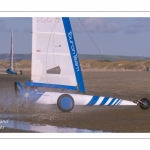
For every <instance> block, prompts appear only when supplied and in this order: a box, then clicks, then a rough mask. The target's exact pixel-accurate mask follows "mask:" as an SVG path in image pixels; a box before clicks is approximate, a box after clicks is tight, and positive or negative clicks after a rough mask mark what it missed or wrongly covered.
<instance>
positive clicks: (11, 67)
mask: <svg viewBox="0 0 150 150" xmlns="http://www.w3.org/2000/svg"><path fill="white" fill-rule="evenodd" d="M10 69H11V70H13V29H12V30H11V51H10Z"/></svg>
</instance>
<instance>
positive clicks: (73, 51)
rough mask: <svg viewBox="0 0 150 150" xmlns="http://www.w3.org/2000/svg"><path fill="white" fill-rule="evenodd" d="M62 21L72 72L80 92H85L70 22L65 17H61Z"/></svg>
mask: <svg viewBox="0 0 150 150" xmlns="http://www.w3.org/2000/svg"><path fill="white" fill-rule="evenodd" d="M62 21H63V24H64V28H65V32H66V37H67V41H68V46H69V49H70V54H71V59H72V64H73V68H74V72H75V75H76V80H77V83H78V88H79V91H80V92H82V93H85V87H84V81H83V77H82V72H81V67H80V62H79V59H78V54H77V49H76V45H75V41H74V37H73V31H72V29H71V24H70V21H69V18H66V17H65V18H62Z"/></svg>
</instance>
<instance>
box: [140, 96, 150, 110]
mask: <svg viewBox="0 0 150 150" xmlns="http://www.w3.org/2000/svg"><path fill="white" fill-rule="evenodd" d="M141 102H142V103H141V104H140V107H141V108H142V109H148V108H149V105H150V102H149V100H148V99H147V98H143V99H141Z"/></svg>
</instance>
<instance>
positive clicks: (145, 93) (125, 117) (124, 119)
mask: <svg viewBox="0 0 150 150" xmlns="http://www.w3.org/2000/svg"><path fill="white" fill-rule="evenodd" d="M83 77H84V82H85V87H86V93H87V94H93V95H100V96H109V97H117V98H121V99H125V100H131V101H134V100H137V99H141V98H148V99H150V94H149V93H150V72H146V71H123V70H96V69H95V70H92V69H91V70H86V69H85V70H83ZM28 80H30V72H28V71H25V72H24V73H23V75H22V76H20V75H17V76H16V75H14V76H12V75H2V74H1V75H0V96H1V98H0V111H1V116H0V119H1V120H4V119H9V120H16V121H23V122H29V123H31V124H39V125H51V126H58V127H71V128H78V129H89V130H98V131H103V132H113V133H118V132H119V133H149V132H150V126H149V124H150V109H148V110H142V109H141V108H140V107H139V106H112V107H110V106H109V107H108V106H105V107H100V106H75V107H74V109H73V110H72V111H71V112H69V113H63V112H61V111H60V110H59V109H58V108H57V106H46V105H39V104H34V103H28V102H27V103H24V104H23V105H21V106H20V105H19V104H20V103H23V102H19V101H18V100H17V98H16V96H15V92H14V82H15V81H19V82H21V83H23V82H24V81H28ZM6 113H7V114H13V115H5V117H4V116H3V114H6ZM0 132H2V133H5V132H9V133H12V132H14V133H15V132H33V131H24V130H17V129H11V128H4V129H1V130H0Z"/></svg>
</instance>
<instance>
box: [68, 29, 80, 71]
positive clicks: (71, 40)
mask: <svg viewBox="0 0 150 150" xmlns="http://www.w3.org/2000/svg"><path fill="white" fill-rule="evenodd" d="M68 38H69V42H70V45H71V46H70V47H71V53H72V54H73V60H74V65H75V69H76V71H80V67H79V61H78V55H77V51H76V48H75V44H74V41H73V33H72V31H70V32H69V33H68Z"/></svg>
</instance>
